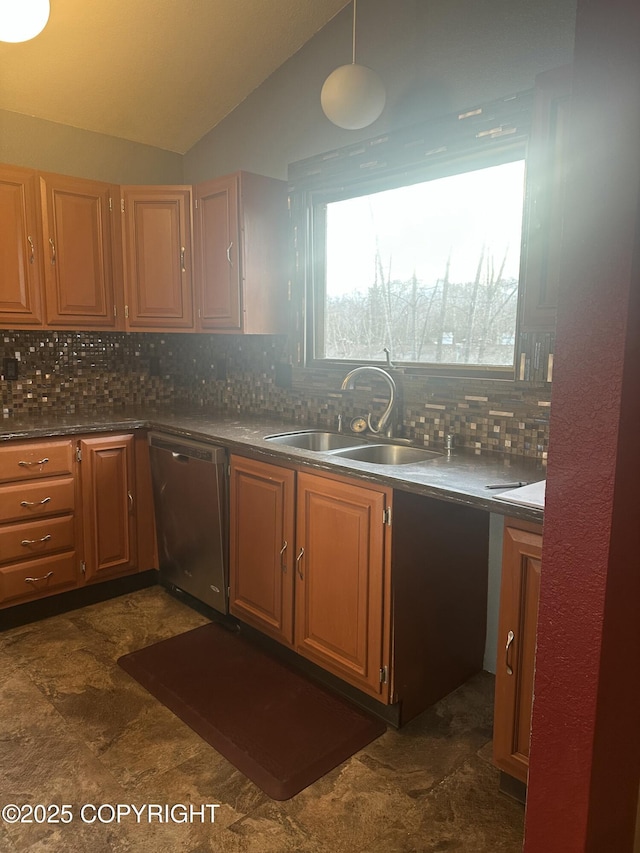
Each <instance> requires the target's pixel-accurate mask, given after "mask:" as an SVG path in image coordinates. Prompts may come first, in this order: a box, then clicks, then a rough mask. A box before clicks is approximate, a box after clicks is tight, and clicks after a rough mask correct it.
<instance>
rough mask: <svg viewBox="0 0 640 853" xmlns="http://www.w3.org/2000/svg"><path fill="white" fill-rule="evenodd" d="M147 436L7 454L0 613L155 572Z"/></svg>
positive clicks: (72, 441)
mask: <svg viewBox="0 0 640 853" xmlns="http://www.w3.org/2000/svg"><path fill="white" fill-rule="evenodd" d="M147 454H148V450H147V445H146V441H145V440H144V436H134V434H131V433H128V434H125V435H112V434H109V435H101V436H71V437H67V438H62V439H51V440H33V441H8V442H5V443H2V444H0V608H3V607H10V606H12V605H14V604H22V603H24V602H27V601H31V600H34V599H37V598H42V597H45V596H48V595H54V594H56V593H59V592H63V591H66V590H68V589H73V588H76V587H80V586H84V585H85V584H87V583H93V582H96V581H100V580H102V579H105V580H106V579H108V578H112V577H118V576H121V575H125V574H130V573H132V572H136V571H144V570H146V569H149V568H152V567H154V566H157V560H156V558H155V549H154V545H153V542H154V540H155V529H154V519H153V507H152V501H151V493H150V492H151V486H150V478H149V477H148V476H147V475H148V456H147Z"/></svg>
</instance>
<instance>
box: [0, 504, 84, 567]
mask: <svg viewBox="0 0 640 853" xmlns="http://www.w3.org/2000/svg"><path fill="white" fill-rule="evenodd" d="M73 528H74V524H73V516H72V515H65V516H61V517H60V518H43V519H42V520H40V521H29V522H26V523H25V524H8V525H7V526H6V527H3V528H1V529H0V563H9V562H12V561H14V560H28V559H30V558H31V557H41V556H43V555H45V554H48V553H50V552H52V551H70V550H71V549H72V548H73V547H74V530H73Z"/></svg>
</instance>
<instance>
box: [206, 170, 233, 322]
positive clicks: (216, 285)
mask: <svg viewBox="0 0 640 853" xmlns="http://www.w3.org/2000/svg"><path fill="white" fill-rule="evenodd" d="M194 231H195V234H194V238H195V247H196V292H197V295H198V296H197V299H198V328H199V329H203V330H207V329H223V330H224V329H226V330H240V328H241V317H242V314H241V312H242V305H241V270H240V262H241V253H240V239H239V229H238V179H237V177H236V176H235V175H230V176H228V177H225V178H219V179H217V180H213V181H207V182H206V183H204V184H199V185H198V186H197V187H196V188H195V229H194Z"/></svg>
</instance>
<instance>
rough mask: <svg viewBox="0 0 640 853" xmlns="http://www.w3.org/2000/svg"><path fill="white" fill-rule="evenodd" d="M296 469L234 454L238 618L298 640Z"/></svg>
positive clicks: (233, 573)
mask: <svg viewBox="0 0 640 853" xmlns="http://www.w3.org/2000/svg"><path fill="white" fill-rule="evenodd" d="M294 490H295V473H294V472H293V471H290V470H288V469H286V468H280V467H279V466H276V465H269V464H266V463H263V462H255V461H253V460H250V459H242V458H239V457H236V456H234V457H232V459H231V488H230V495H231V508H230V520H231V536H230V543H229V544H230V578H229V580H230V588H231V589H230V603H229V609H230V611H231V613H233V614H234V615H235V616H237V617H238V618H240V619H242V620H243V621H245V622H247V623H248V624H250V625H253V626H254V627H256V628H258V629H259V630H260V631H263V632H264V633H265V634H268V635H269V636H271V637H273V638H274V639H276V640H279V641H280V642H281V643H285V644H286V645H288V646H290V645H292V644H293V550H294Z"/></svg>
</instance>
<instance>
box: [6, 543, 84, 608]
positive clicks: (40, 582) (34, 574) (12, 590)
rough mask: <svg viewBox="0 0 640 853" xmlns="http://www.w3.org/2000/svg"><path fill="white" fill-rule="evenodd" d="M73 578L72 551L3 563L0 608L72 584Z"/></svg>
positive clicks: (74, 558) (74, 571)
mask: <svg viewBox="0 0 640 853" xmlns="http://www.w3.org/2000/svg"><path fill="white" fill-rule="evenodd" d="M77 577H78V571H77V559H76V555H75V553H74V552H73V551H72V552H71V553H68V554H56V555H54V556H52V557H44V558H42V559H40V560H28V561H27V562H22V563H18V564H14V565H13V566H5V568H3V569H0V607H4V606H5V605H7V604H16V603H17V602H18V600H20V599H22V600H24V601H28V600H30V599H33V598H41V597H42V596H45V595H49V594H50V593H52V592H61V591H62V590H63V589H65V588H72V587H75V586H76V584H77Z"/></svg>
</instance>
